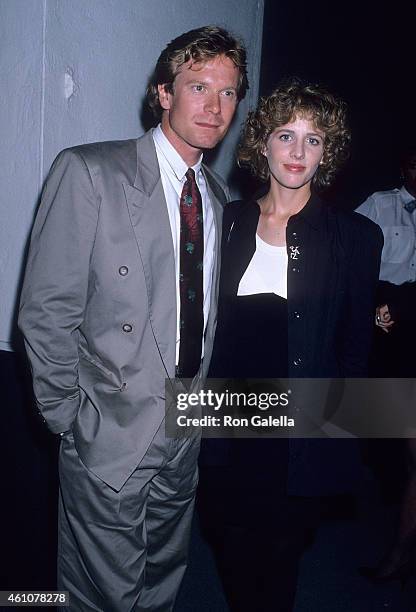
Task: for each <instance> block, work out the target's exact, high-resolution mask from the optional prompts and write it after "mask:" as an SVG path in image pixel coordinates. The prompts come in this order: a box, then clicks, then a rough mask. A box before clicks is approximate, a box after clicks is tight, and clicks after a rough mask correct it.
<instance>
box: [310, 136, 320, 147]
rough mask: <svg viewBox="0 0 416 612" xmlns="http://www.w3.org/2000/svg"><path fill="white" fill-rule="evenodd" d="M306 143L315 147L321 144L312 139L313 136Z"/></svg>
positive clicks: (316, 139) (317, 140)
mask: <svg viewBox="0 0 416 612" xmlns="http://www.w3.org/2000/svg"><path fill="white" fill-rule="evenodd" d="M308 142H309V144H311V145H314V146H315V147H316V146H317V145H320V144H321V141H320V140H319V138H314V137H313V136H310V137H309V138H308Z"/></svg>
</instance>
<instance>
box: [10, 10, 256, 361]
mask: <svg viewBox="0 0 416 612" xmlns="http://www.w3.org/2000/svg"><path fill="white" fill-rule="evenodd" d="M263 3H264V0H0V75H1V76H0V131H1V134H2V138H1V140H0V184H1V186H2V190H1V198H2V201H1V208H0V350H11V349H12V347H13V343H14V335H15V313H16V304H17V300H18V292H19V286H20V282H21V274H22V266H23V261H24V250H25V247H26V243H27V238H28V234H29V231H30V227H31V224H32V221H33V215H34V212H35V208H36V204H37V201H38V197H39V194H40V190H41V187H42V183H43V181H44V178H45V176H46V174H47V172H48V169H49V167H50V165H51V163H52V161H53V159H54V157H55V156H56V154H57V153H58V152H59V151H60V150H61V149H63V148H65V147H68V146H71V145H75V144H79V143H83V142H93V141H96V140H110V139H120V138H131V137H136V136H138V135H140V134H141V133H143V131H144V127H143V125H142V123H141V120H140V112H141V108H142V106H143V99H144V91H145V87H146V83H147V80H148V77H149V76H150V73H151V72H152V70H153V67H154V65H155V63H156V60H157V58H158V56H159V53H160V51H161V50H162V49H163V48H164V47H165V46H166V43H167V42H169V41H170V40H171V39H172V38H174V37H176V36H178V35H179V34H181V33H182V32H185V31H187V30H190V29H191V28H194V27H198V26H202V25H208V24H216V25H221V26H224V27H225V28H227V29H229V30H231V31H232V32H233V33H234V34H236V35H237V36H239V37H241V38H242V39H243V40H244V42H245V43H246V46H247V50H248V55H249V80H250V91H249V94H248V96H247V97H246V99H245V100H244V101H243V102H242V103H241V104H240V108H239V110H238V113H237V116H236V120H235V121H234V124H233V126H232V128H231V130H230V133H229V135H228V136H227V138H226V141H225V142H224V143H223V145H222V146H221V148H220V151H219V153H218V155H217V156H216V157H215V161H214V162H213V165H214V166H215V168H216V169H217V171H218V172H220V173H221V174H222V175H223V176H224V177H225V178H226V177H227V175H228V173H229V172H230V170H231V168H232V166H233V163H234V151H235V145H236V142H237V140H238V136H239V131H240V127H241V123H242V121H243V120H244V117H245V115H246V113H247V109H248V108H249V107H253V106H255V104H256V101H257V93H258V75H259V66H260V53H261V37H262V25H263Z"/></svg>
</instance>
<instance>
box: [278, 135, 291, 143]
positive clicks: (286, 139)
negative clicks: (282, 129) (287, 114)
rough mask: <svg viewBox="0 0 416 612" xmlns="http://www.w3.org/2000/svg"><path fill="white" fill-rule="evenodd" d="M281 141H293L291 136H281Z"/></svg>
mask: <svg viewBox="0 0 416 612" xmlns="http://www.w3.org/2000/svg"><path fill="white" fill-rule="evenodd" d="M279 139H280V140H283V141H284V142H287V141H288V140H290V139H291V136H290V134H280V136H279Z"/></svg>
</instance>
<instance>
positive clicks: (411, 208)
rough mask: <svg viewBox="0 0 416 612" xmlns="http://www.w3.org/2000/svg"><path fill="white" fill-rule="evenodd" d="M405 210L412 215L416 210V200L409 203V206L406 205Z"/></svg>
mask: <svg viewBox="0 0 416 612" xmlns="http://www.w3.org/2000/svg"><path fill="white" fill-rule="evenodd" d="M404 208H405V209H406V210H407V211H408V212H409V213H412V212H413V211H414V209H415V208H416V200H410V202H407V204H405V205H404Z"/></svg>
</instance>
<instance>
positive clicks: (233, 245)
mask: <svg viewBox="0 0 416 612" xmlns="http://www.w3.org/2000/svg"><path fill="white" fill-rule="evenodd" d="M259 215H260V208H259V206H258V204H257V203H256V202H242V201H239V202H231V203H230V204H228V205H227V206H226V208H225V211H224V220H223V245H222V268H221V280H220V312H219V321H218V332H217V337H216V341H215V342H216V345H217V346H216V349H215V350H218V349H219V348H221V344H222V342H221V337H220V334H221V328H222V327H223V324H224V322H225V321H224V320H223V321H222V320H221V319H222V318H223V317H224V319H225V320H226V317H227V315H228V313H227V309H226V304H227V299H226V298H227V296H232V295H236V294H237V290H238V285H239V282H240V280H241V277H242V276H243V274H244V272H245V270H246V268H247V266H248V264H249V263H250V260H251V258H252V257H253V254H254V252H255V248H256V242H255V235H256V229H257V224H258V220H259ZM286 241H287V253H288V270H287V293H288V344H289V369H288V373H289V376H290V377H299V378H302V377H310V378H313V377H322V378H324V377H362V376H366V375H367V365H368V357H369V351H370V346H371V339H372V333H373V328H374V308H375V293H376V288H377V282H378V274H379V266H380V256H381V249H382V247H383V234H382V232H381V230H380V228H379V227H378V226H377V225H376V224H375V223H373V222H372V221H370V220H369V219H367V218H366V217H363V215H359V214H358V213H355V212H351V213H347V212H339V211H335V210H334V209H333V208H331V207H329V206H328V205H326V204H324V203H323V202H322V201H321V200H320V199H319V198H318V197H317V196H312V197H311V198H310V200H309V202H308V203H307V204H306V206H305V207H304V208H303V209H302V210H301V211H300V213H298V214H297V215H294V216H292V217H290V219H289V222H288V225H287V230H286ZM217 341H218V342H217ZM247 348H248V350H249V347H247Z"/></svg>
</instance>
